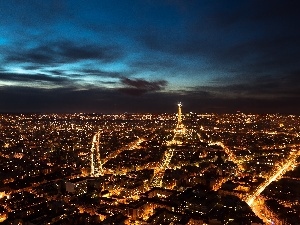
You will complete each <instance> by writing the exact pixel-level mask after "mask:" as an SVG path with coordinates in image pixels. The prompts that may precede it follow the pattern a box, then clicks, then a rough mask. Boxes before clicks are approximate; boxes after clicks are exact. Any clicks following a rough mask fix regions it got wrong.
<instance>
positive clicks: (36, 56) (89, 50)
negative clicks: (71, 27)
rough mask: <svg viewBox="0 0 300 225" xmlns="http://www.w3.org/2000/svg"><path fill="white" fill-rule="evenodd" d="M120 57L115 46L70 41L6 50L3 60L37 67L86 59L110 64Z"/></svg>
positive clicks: (118, 50)
mask: <svg viewBox="0 0 300 225" xmlns="http://www.w3.org/2000/svg"><path fill="white" fill-rule="evenodd" d="M121 55H122V54H121V51H120V49H119V48H117V47H116V46H99V45H92V44H83V45H82V44H76V43H74V42H71V41H57V42H50V43H45V44H41V45H39V46H38V47H34V48H29V49H27V48H20V49H15V50H13V51H11V50H7V52H6V57H5V59H6V62H7V63H32V64H37V66H38V65H41V64H42V65H45V64H47V65H51V64H53V65H55V64H60V63H73V62H78V61H81V60H87V59H89V60H99V61H102V62H111V61H113V60H116V59H118V58H120V57H121ZM32 66H35V65H32Z"/></svg>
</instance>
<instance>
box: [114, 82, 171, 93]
mask: <svg viewBox="0 0 300 225" xmlns="http://www.w3.org/2000/svg"><path fill="white" fill-rule="evenodd" d="M121 84H122V85H123V86H124V87H122V88H120V89H119V91H121V92H123V93H126V94H129V95H135V96H139V95H142V94H145V93H147V92H154V91H160V90H163V89H164V88H165V87H166V86H167V81H166V80H158V81H146V80H144V79H130V78H126V77H124V78H122V79H121Z"/></svg>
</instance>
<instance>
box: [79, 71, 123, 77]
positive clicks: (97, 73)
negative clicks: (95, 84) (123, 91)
mask: <svg viewBox="0 0 300 225" xmlns="http://www.w3.org/2000/svg"><path fill="white" fill-rule="evenodd" d="M79 72H81V73H83V74H85V75H93V76H97V77H109V78H122V77H123V76H124V74H125V73H119V72H110V71H104V70H99V69H81V70H79Z"/></svg>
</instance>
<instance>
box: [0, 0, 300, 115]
mask: <svg viewBox="0 0 300 225" xmlns="http://www.w3.org/2000/svg"><path fill="white" fill-rule="evenodd" d="M0 52H1V54H0V112H95V113H123V112H130V113H131V112H151V113H161V112H176V107H177V106H176V105H177V103H178V102H179V101H181V102H182V103H183V111H184V112H188V111H193V112H218V113H227V112H229V113H234V112H236V111H238V110H239V111H242V112H245V113H277V112H279V113H292V114H299V113H300V1H299V0H290V1H284V0H282V1H277V0H272V1H271V0H270V1H268V0H250V1H249V0H245V1H242V0H237V1H230V0H229V1H213V0H203V1H200V0H197V1H193V0H182V1H181V0H157V1H156V0H127V1H125V0H107V1H106V0H69V1H64V0H52V1H50V0H26V1H24V0H1V1H0Z"/></svg>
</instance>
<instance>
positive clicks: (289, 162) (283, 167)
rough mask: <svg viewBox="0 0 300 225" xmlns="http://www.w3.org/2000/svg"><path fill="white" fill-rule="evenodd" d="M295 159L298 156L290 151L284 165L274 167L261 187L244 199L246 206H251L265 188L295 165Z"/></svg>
mask: <svg viewBox="0 0 300 225" xmlns="http://www.w3.org/2000/svg"><path fill="white" fill-rule="evenodd" d="M297 157H298V154H296V153H295V152H293V151H291V153H290V155H289V157H288V158H287V160H286V161H285V162H284V163H281V164H279V165H278V166H277V167H276V166H275V167H274V169H273V171H272V173H271V174H270V175H269V177H267V178H266V180H265V181H264V182H263V183H262V184H261V185H259V186H258V188H257V189H256V191H255V192H254V193H253V194H252V195H251V196H249V197H248V198H247V199H246V202H247V204H248V205H249V206H251V205H252V204H253V202H254V200H255V199H256V198H257V196H259V195H260V194H261V193H262V192H263V191H264V190H265V188H266V187H267V186H269V185H270V184H271V183H272V182H273V181H275V180H277V179H278V178H280V177H281V176H282V175H283V174H284V173H285V172H286V171H287V170H289V168H290V167H291V166H292V165H293V164H295V161H296V159H297Z"/></svg>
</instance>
